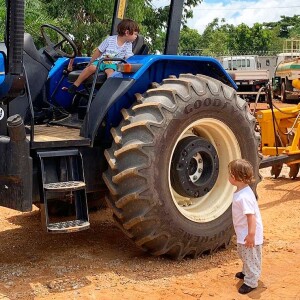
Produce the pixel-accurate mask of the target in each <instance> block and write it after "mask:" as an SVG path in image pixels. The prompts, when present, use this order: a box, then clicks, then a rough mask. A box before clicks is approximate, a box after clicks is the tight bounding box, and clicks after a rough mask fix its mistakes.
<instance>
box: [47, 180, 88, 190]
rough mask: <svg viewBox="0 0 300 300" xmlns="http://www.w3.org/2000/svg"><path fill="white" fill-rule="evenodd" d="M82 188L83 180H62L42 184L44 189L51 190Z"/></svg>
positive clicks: (83, 185) (83, 186)
mask: <svg viewBox="0 0 300 300" xmlns="http://www.w3.org/2000/svg"><path fill="white" fill-rule="evenodd" d="M84 188H85V183H84V182H83V181H62V182H52V183H45V184H44V189H45V190H46V191H51V192H68V191H78V190H82V189H84Z"/></svg>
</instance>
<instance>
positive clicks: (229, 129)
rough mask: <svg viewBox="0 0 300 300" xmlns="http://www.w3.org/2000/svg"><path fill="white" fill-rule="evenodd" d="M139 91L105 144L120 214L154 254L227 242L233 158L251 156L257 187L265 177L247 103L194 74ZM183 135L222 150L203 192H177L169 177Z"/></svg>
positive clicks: (108, 178) (207, 249) (209, 248)
mask: <svg viewBox="0 0 300 300" xmlns="http://www.w3.org/2000/svg"><path fill="white" fill-rule="evenodd" d="M137 98H138V102H139V104H138V103H135V104H134V105H133V106H132V107H131V109H128V110H123V111H122V112H123V117H124V120H123V121H122V122H121V123H120V125H119V127H118V128H116V129H112V135H113V138H114V142H113V144H112V147H111V148H110V149H107V150H106V151H105V156H106V158H107V161H108V165H109V167H108V170H107V171H106V172H105V173H104V175H103V178H104V180H105V182H106V184H107V186H108V188H109V191H110V193H109V195H108V198H107V201H108V205H109V206H110V207H111V208H112V209H113V215H114V219H115V221H116V222H117V224H118V225H119V227H120V228H121V229H122V230H123V231H124V233H126V234H127V236H128V237H129V238H130V239H132V240H133V241H134V242H135V243H136V245H138V246H139V247H141V248H142V249H144V250H145V251H149V252H150V253H152V254H153V255H163V254H166V255H169V256H171V257H173V258H176V259H181V258H183V257H185V256H187V255H188V256H192V257H197V256H199V255H201V254H203V253H207V254H208V253H212V252H214V251H215V250H217V249H218V248H219V247H222V246H227V245H228V244H229V242H230V239H231V237H232V234H233V226H232V216H231V202H232V195H233V192H234V188H233V186H231V185H230V183H229V181H228V168H227V165H228V163H229V162H230V161H231V160H233V159H236V158H241V157H242V158H245V159H248V160H249V161H250V162H251V163H252V164H253V166H254V169H255V178H256V183H255V184H254V186H253V188H254V190H255V188H256V184H257V183H258V182H259V180H260V178H259V172H258V165H259V162H260V158H259V156H258V141H259V135H258V134H257V133H256V132H255V131H254V127H255V119H254V117H253V116H252V115H251V114H250V113H249V110H248V106H247V103H246V102H245V101H244V100H242V99H240V98H238V97H237V95H236V92H235V91H234V90H233V89H232V88H230V87H228V86H226V85H224V84H222V83H221V82H219V81H217V80H214V79H211V78H210V77H206V76H202V75H197V76H194V75H190V74H184V75H180V77H179V78H175V77H171V78H169V79H165V80H164V81H163V83H162V84H161V85H157V86H156V88H153V89H150V90H148V91H147V92H146V93H145V94H144V95H143V96H142V95H138V96H137ZM186 138H188V139H192V140H193V139H195V140H196V143H197V141H198V139H199V143H200V144H202V143H203V145H208V146H207V147H208V148H209V149H211V148H215V150H216V152H217V154H216V153H215V154H214V156H211V157H212V160H214V159H216V161H215V162H216V164H215V165H214V167H212V168H211V169H210V171H213V172H211V173H210V175H211V177H214V176H215V182H214V183H213V186H211V187H209V188H207V187H206V190H205V191H204V193H205V194H204V195H203V196H198V197H197V193H198V192H195V196H194V197H190V196H182V195H181V194H180V195H179V193H178V187H176V186H175V183H174V178H173V175H172V177H171V174H173V173H174V172H175V173H176V172H177V169H176V167H174V165H173V164H174V162H173V163H171V162H172V159H173V161H174V160H175V158H174V157H175V156H176V155H175V154H176V153H177V154H178V153H179V152H180V151H179V150H178V148H180V147H179V145H180V144H181V143H182V142H183V141H187V140H188V139H186ZM206 143H207V144H206ZM208 148H206V149H208ZM204 151H206V150H204ZM201 153H202V152H201ZM208 156H209V155H208ZM194 158H197V159H199V158H201V155H200V154H199V153H197V154H195V155H194V157H193V159H192V160H193V162H195V160H194ZM192 160H191V161H192ZM217 160H218V161H217ZM199 161H201V160H200V159H199ZM196 165H197V164H196ZM200 166H202V169H203V170H204V169H205V165H201V164H200V165H199V166H198V165H197V167H199V170H200ZM197 172H198V171H196V173H197ZM189 174H190V173H189ZM196 175H197V176H196V177H198V179H197V180H198V181H196V183H197V182H200V181H201V180H202V178H205V177H206V173H205V172H203V173H201V172H200V171H199V172H198V173H197V174H196ZM199 177H200V179H199ZM204 181H205V180H204ZM212 182H213V181H212ZM196 183H195V184H196ZM175 189H176V191H175ZM180 193H181V192H180Z"/></svg>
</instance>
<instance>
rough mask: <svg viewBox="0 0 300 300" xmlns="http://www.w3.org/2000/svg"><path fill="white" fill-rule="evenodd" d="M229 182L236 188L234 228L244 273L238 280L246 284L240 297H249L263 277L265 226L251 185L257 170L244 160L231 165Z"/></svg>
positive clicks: (233, 211)
mask: <svg viewBox="0 0 300 300" xmlns="http://www.w3.org/2000/svg"><path fill="white" fill-rule="evenodd" d="M228 171H229V182H230V183H231V184H232V185H234V186H236V188H237V189H236V191H235V192H234V194H233V202H232V219H233V226H234V230H235V233H236V237H237V252H238V255H239V257H240V258H241V260H242V262H243V269H242V271H241V272H238V273H236V275H235V277H237V278H239V279H243V280H244V284H243V285H242V286H241V287H240V288H239V293H240V294H247V293H249V292H251V291H252V290H253V289H255V288H256V287H257V286H258V279H259V277H260V274H261V259H262V244H263V225H262V219H261V215H260V211H259V208H258V204H257V200H256V197H255V195H254V193H253V191H252V189H251V188H250V186H249V184H250V183H251V182H252V181H253V167H252V165H251V164H250V163H249V162H248V161H246V160H244V159H237V160H233V161H232V162H230V163H229V165H228Z"/></svg>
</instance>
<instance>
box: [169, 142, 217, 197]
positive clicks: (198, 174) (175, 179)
mask: <svg viewBox="0 0 300 300" xmlns="http://www.w3.org/2000/svg"><path fill="white" fill-rule="evenodd" d="M218 174H219V158H218V155H217V151H216V149H215V147H214V146H213V145H212V144H211V143H210V142H209V141H207V140H205V139H203V138H200V137H197V136H189V137H186V138H184V139H182V140H180V141H179V143H178V145H177V147H176V149H175V151H174V155H173V158H172V164H171V179H172V187H173V188H174V190H175V191H176V192H177V193H178V194H179V195H181V196H184V197H192V198H198V197H201V196H204V195H205V194H207V193H208V192H209V191H210V190H211V189H212V188H213V186H214V184H215V182H216V180H217V178H218Z"/></svg>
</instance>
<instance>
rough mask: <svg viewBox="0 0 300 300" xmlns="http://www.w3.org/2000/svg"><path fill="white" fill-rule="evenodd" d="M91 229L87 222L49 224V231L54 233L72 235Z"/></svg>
mask: <svg viewBox="0 0 300 300" xmlns="http://www.w3.org/2000/svg"><path fill="white" fill-rule="evenodd" d="M88 228H90V222H89V221H87V220H71V221H64V222H57V223H49V224H48V225H47V231H48V232H52V233H70V232H76V231H81V230H85V229H88Z"/></svg>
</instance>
